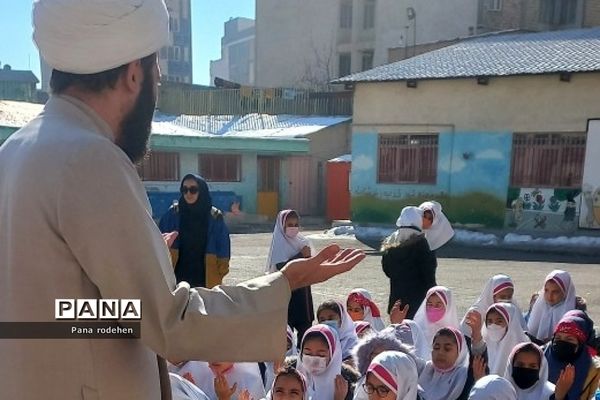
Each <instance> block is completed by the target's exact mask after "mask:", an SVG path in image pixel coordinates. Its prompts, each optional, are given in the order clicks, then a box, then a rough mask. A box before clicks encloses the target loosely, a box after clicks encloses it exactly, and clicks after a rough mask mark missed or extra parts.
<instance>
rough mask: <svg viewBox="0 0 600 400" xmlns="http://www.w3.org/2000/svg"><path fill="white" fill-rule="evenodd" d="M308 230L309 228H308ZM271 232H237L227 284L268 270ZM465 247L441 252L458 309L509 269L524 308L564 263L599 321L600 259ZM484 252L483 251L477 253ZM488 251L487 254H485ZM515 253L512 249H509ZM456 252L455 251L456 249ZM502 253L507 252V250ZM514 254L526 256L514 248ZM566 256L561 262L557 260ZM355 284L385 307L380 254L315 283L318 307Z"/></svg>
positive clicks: (441, 275) (444, 277) (346, 243)
mask: <svg viewBox="0 0 600 400" xmlns="http://www.w3.org/2000/svg"><path fill="white" fill-rule="evenodd" d="M307 234H310V232H308V233H307ZM270 241H271V235H270V234H264V233H255V234H238V235H232V258H231V272H230V274H229V275H228V276H227V277H226V279H225V283H226V284H233V283H237V282H241V281H243V280H246V279H249V278H252V277H256V276H259V275H261V274H263V273H264V268H265V264H266V259H267V255H268V252H269V245H270ZM332 242H333V240H323V239H319V240H313V244H314V246H315V247H316V248H317V249H320V248H322V247H324V246H325V245H327V244H329V243H332ZM337 243H338V244H339V245H340V246H343V247H358V248H363V249H367V248H366V246H364V245H362V244H361V243H360V242H358V241H356V240H353V239H339V240H338V241H337ZM482 251H483V252H484V253H485V252H487V253H488V254H484V253H481V252H478V251H475V252H471V251H470V252H466V253H469V257H470V258H468V259H467V258H438V269H437V281H438V284H440V285H445V286H448V287H450V288H451V289H452V290H453V291H454V295H455V299H456V300H457V305H458V312H459V315H460V316H462V314H463V313H464V312H465V311H466V309H467V308H468V307H469V306H470V305H471V304H472V302H473V301H474V300H475V299H476V298H477V296H478V295H479V293H480V291H481V289H482V288H483V285H484V284H485V282H486V281H487V280H488V278H489V277H491V276H492V275H494V274H497V273H505V274H508V275H510V276H511V277H512V278H513V280H514V282H515V286H516V288H515V289H516V298H517V300H518V302H519V304H520V305H521V307H522V308H524V307H525V306H526V305H527V304H528V302H529V298H530V296H531V293H532V292H534V291H537V290H539V288H540V287H541V284H542V282H543V279H544V277H545V276H546V274H548V273H549V272H550V271H552V270H553V269H564V270H566V271H569V273H571V276H572V277H573V280H574V283H575V287H576V289H577V294H579V295H581V296H583V297H585V298H586V300H587V302H588V310H589V312H590V315H591V317H592V318H593V319H594V321H595V322H596V323H598V322H600V290H599V281H600V279H599V277H600V264H580V263H578V259H577V257H572V259H573V261H571V260H570V257H568V256H564V255H563V257H555V256H551V255H546V254H534V255H529V256H528V257H525V258H526V259H533V260H536V261H523V260H488V259H486V260H483V259H476V258H471V257H479V258H490V257H489V255H490V254H489V251H488V250H482ZM478 254H481V256H478ZM484 255H485V257H484ZM509 256H510V254H509ZM453 257H456V256H455V255H453ZM501 258H510V257H506V252H505V253H504V254H503V255H502V257H501ZM515 258H520V259H523V257H520V256H519V255H517V254H515ZM557 259H558V260H560V261H561V262H556V261H555V260H557ZM355 287H364V288H365V289H367V290H369V291H370V292H371V294H372V295H373V297H374V300H375V301H376V302H377V303H378V304H379V305H380V307H381V308H382V311H384V310H385V307H386V305H387V296H388V294H389V281H388V279H387V278H386V276H385V275H384V274H383V271H382V270H381V257H380V256H379V255H377V254H374V253H373V252H371V254H369V255H368V256H367V258H366V259H365V260H364V261H363V262H362V263H361V264H359V265H358V266H357V267H356V268H355V269H354V270H352V271H350V272H349V273H347V274H344V275H342V276H339V277H336V278H334V279H332V280H331V281H329V282H326V283H323V284H319V285H316V286H314V287H313V297H314V302H315V308H316V307H317V306H318V304H319V303H320V302H322V301H324V300H326V299H330V298H331V299H339V300H344V299H345V298H346V295H347V294H348V292H349V291H350V290H351V289H353V288H355Z"/></svg>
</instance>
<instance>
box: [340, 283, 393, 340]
mask: <svg viewBox="0 0 600 400" xmlns="http://www.w3.org/2000/svg"><path fill="white" fill-rule="evenodd" d="M346 307H347V310H348V314H349V315H350V317H351V318H352V320H353V321H355V322H356V321H366V322H368V323H370V324H371V328H372V329H375V330H376V331H380V330H382V329H383V328H385V324H384V323H383V320H382V319H381V312H379V307H377V304H375V303H374V302H373V299H372V298H371V294H370V293H369V292H368V291H367V290H365V289H360V288H359V289H354V290H352V291H351V292H350V294H349V295H348V299H347V300H346Z"/></svg>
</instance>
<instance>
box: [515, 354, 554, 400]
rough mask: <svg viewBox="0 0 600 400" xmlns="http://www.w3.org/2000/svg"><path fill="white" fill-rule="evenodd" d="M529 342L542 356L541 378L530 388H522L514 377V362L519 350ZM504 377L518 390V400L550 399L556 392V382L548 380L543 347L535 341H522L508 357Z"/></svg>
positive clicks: (546, 362)
mask: <svg viewBox="0 0 600 400" xmlns="http://www.w3.org/2000/svg"><path fill="white" fill-rule="evenodd" d="M528 344H529V345H530V346H531V347H534V348H535V349H536V350H537V351H538V353H539V356H540V372H539V379H538V381H537V382H536V383H535V384H534V385H533V386H532V387H530V388H528V389H521V388H520V387H519V386H517V384H516V383H515V380H514V379H513V377H512V373H513V364H514V360H515V356H516V355H517V352H518V351H519V350H521V349H522V348H523V347H525V346H527V345H528ZM504 378H506V380H507V381H509V382H510V383H511V384H512V385H513V387H514V388H515V391H516V392H517V400H548V399H549V398H550V396H552V395H553V394H554V389H555V387H554V384H553V383H552V382H548V360H546V357H544V352H543V351H542V349H541V348H540V347H539V346H537V345H535V344H533V343H521V344H519V345H517V346H516V347H515V348H514V349H513V351H512V352H511V354H510V356H509V357H508V362H507V365H506V372H505V374H504Z"/></svg>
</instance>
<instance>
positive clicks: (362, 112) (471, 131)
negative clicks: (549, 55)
mask: <svg viewBox="0 0 600 400" xmlns="http://www.w3.org/2000/svg"><path fill="white" fill-rule="evenodd" d="M599 84H600V73H586V74H574V75H573V76H572V79H571V82H570V83H566V82H560V81H559V79H558V75H547V76H521V77H507V78H492V79H491V80H490V83H489V85H487V86H485V85H478V84H477V83H476V81H475V79H456V80H437V81H419V83H418V87H417V88H416V89H410V88H407V87H406V84H405V82H390V83H373V84H358V85H357V86H356V92H355V100H354V104H355V106H354V107H355V108H354V110H355V112H354V116H353V129H352V132H353V134H352V154H353V162H352V178H351V192H352V214H353V215H352V217H353V219H354V220H355V221H357V222H383V223H391V222H393V221H394V219H395V218H396V217H397V215H398V213H399V212H400V210H401V208H402V207H403V206H405V205H408V204H418V203H420V202H421V201H423V200H426V199H430V198H435V199H437V200H439V201H441V202H442V204H443V205H444V209H445V210H446V211H447V214H448V216H449V218H450V219H451V221H452V222H455V223H456V222H459V223H468V224H482V225H484V226H488V227H503V226H509V227H510V226H514V227H518V226H521V227H523V229H526V228H527V229H529V228H531V229H534V228H536V229H537V228H540V227H539V226H538V227H534V225H535V224H536V223H537V222H539V221H537V222H536V221H535V220H534V221H533V222H532V223H531V224H523V223H521V222H519V223H518V224H515V221H513V220H511V218H512V215H511V214H512V211H513V210H512V207H511V204H508V203H512V202H511V200H514V199H515V198H516V197H515V195H516V196H517V197H519V196H523V194H522V193H525V192H527V193H534V192H536V188H509V186H510V183H509V179H510V167H511V157H512V136H513V133H527V132H541V133H557V132H566V133H568V132H585V131H586V124H587V120H588V118H591V117H593V116H600V104H599V103H598V102H596V101H594V95H593V91H592V90H589V88H590V87H598V85H599ZM418 133H428V134H431V133H437V134H439V140H438V165H437V180H436V183H435V184H427V185H424V184H379V183H377V166H378V137H379V135H380V134H418ZM465 154H467V156H465ZM563 192H564V190H562V189H561V188H556V189H552V193H550V192H548V195H547V196H546V197H547V198H548V199H547V203H548V204H547V207H546V208H548V210H547V211H548V213H553V214H556V215H557V216H551V218H550V219H549V220H548V221H547V222H548V223H547V224H545V225H544V227H543V229H545V230H569V229H571V230H572V229H575V226H574V225H575V224H574V223H571V222H572V221H566V222H568V223H566V224H563V223H562V221H563V219H564V208H565V206H566V204H562V203H565V198H566V197H565V195H566V194H568V193H566V192H564V193H563ZM575 192H577V190H576V191H575ZM575 192H574V193H575ZM577 194H578V193H575V195H577ZM553 196H554V200H551V198H552V197H553ZM552 201H554V203H556V204H551V203H552ZM575 201H577V202H578V201H579V200H578V199H575ZM557 202H558V203H557ZM559 203H560V204H559ZM557 205H558V208H557V210H556V211H555V210H553V209H552V208H556V206H557ZM551 206H552V207H551ZM537 216H538V215H537V214H536V215H532V216H531V219H535V217H537ZM529 225H531V226H529ZM546 228H548V229H546ZM555 228H556V229H555Z"/></svg>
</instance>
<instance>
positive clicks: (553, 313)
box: [527, 270, 575, 342]
mask: <svg viewBox="0 0 600 400" xmlns="http://www.w3.org/2000/svg"><path fill="white" fill-rule="evenodd" d="M556 287H558V290H559V291H560V292H561V293H562V300H561V301H559V302H558V303H556V304H550V303H549V302H548V299H549V298H550V297H549V294H548V293H544V289H545V288H548V289H551V288H556ZM574 309H575V286H574V285H573V281H572V280H571V275H569V273H568V272H566V271H561V270H554V271H552V272H550V273H549V274H548V275H547V276H546V279H545V280H544V285H543V286H542V288H541V290H540V292H539V296H538V298H537V300H536V301H535V303H534V304H533V307H532V309H531V314H530V316H529V321H528V323H527V330H528V332H529V333H530V334H531V335H533V336H534V337H536V338H537V339H539V340H541V341H544V342H545V341H548V340H549V339H551V338H552V335H553V333H554V328H556V325H558V322H559V321H560V319H561V318H562V317H563V316H564V315H565V314H566V313H567V311H571V310H574Z"/></svg>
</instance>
